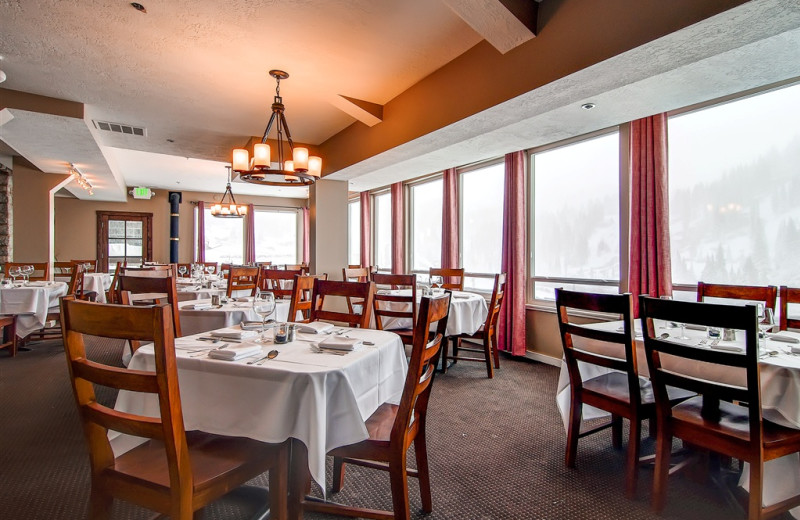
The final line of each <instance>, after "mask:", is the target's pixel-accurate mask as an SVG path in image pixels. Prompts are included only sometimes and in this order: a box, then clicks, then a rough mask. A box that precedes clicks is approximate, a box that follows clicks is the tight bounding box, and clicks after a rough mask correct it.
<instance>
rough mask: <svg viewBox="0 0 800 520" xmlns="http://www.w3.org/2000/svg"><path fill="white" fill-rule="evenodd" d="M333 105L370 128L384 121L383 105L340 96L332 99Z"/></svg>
mask: <svg viewBox="0 0 800 520" xmlns="http://www.w3.org/2000/svg"><path fill="white" fill-rule="evenodd" d="M331 104H332V105H333V106H335V107H336V108H338V109H339V110H341V111H342V112H344V113H345V114H348V115H350V116H352V117H355V118H356V119H358V120H359V121H361V122H362V123H364V124H365V125H367V126H369V127H372V126H375V125H377V124H378V123H380V122H381V121H383V105H379V104H377V103H371V102H369V101H364V100H363V99H356V98H352V97H348V96H343V95H341V94H339V95H338V96H335V97H334V98H332V99H331Z"/></svg>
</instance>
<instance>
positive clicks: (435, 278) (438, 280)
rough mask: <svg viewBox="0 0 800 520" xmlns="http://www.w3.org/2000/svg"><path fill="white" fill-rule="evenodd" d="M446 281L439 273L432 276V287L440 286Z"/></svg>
mask: <svg viewBox="0 0 800 520" xmlns="http://www.w3.org/2000/svg"><path fill="white" fill-rule="evenodd" d="M443 283H444V278H442V277H441V276H439V275H433V276H431V288H439V287H441V286H442V284H443Z"/></svg>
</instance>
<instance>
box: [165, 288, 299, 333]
mask: <svg viewBox="0 0 800 520" xmlns="http://www.w3.org/2000/svg"><path fill="white" fill-rule="evenodd" d="M290 303H291V302H290V301H289V300H276V301H275V311H274V312H273V313H272V314H271V315H270V316H268V317H267V319H271V320H274V321H277V322H282V321H287V320H288V317H289V304H290ZM178 306H179V308H180V310H179V312H180V317H181V332H182V333H183V335H184V336H190V335H192V334H199V333H201V332H207V331H210V330H214V329H221V328H223V327H231V326H233V325H239V324H240V323H242V322H243V321H259V322H260V321H262V318H261V316H259V315H258V313H256V311H254V310H253V299H252V297H246V296H243V297H239V298H235V299H234V298H231V299H228V300H227V301H225V302H224V303H220V304H219V305H212V304H211V299H210V298H203V299H198V300H188V301H181V302H180V303H179V304H178Z"/></svg>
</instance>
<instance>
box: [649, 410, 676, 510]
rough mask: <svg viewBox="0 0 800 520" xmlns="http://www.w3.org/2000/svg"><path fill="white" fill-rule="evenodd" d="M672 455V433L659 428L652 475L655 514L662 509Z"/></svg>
mask: <svg viewBox="0 0 800 520" xmlns="http://www.w3.org/2000/svg"><path fill="white" fill-rule="evenodd" d="M671 454H672V432H671V431H668V430H667V429H666V428H664V427H663V426H661V427H660V428H659V431H658V437H657V438H656V465H655V471H654V474H653V502H652V508H653V510H654V511H656V512H661V510H662V509H664V500H665V499H666V497H667V478H669V459H670V455H671Z"/></svg>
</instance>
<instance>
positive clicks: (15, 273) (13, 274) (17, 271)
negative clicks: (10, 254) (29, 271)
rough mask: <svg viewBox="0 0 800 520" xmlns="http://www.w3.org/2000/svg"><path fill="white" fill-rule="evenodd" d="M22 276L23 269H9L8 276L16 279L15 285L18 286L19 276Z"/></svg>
mask: <svg viewBox="0 0 800 520" xmlns="http://www.w3.org/2000/svg"><path fill="white" fill-rule="evenodd" d="M21 274H22V268H21V267H11V268H9V269H8V275H9V276H10V277H11V278H13V279H14V285H16V284H17V276H20V275H21Z"/></svg>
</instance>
